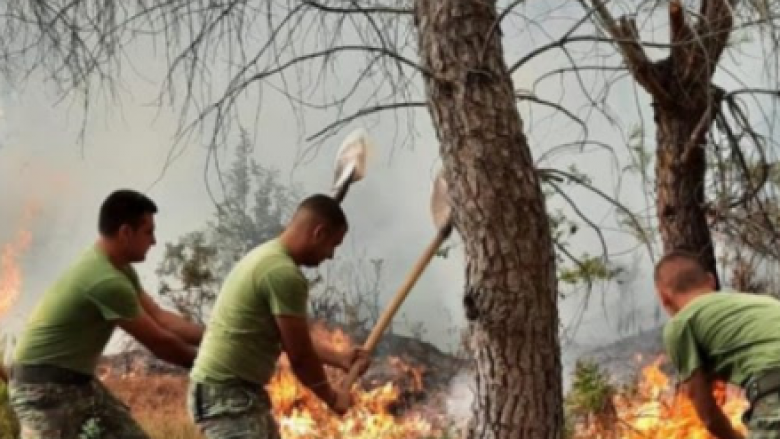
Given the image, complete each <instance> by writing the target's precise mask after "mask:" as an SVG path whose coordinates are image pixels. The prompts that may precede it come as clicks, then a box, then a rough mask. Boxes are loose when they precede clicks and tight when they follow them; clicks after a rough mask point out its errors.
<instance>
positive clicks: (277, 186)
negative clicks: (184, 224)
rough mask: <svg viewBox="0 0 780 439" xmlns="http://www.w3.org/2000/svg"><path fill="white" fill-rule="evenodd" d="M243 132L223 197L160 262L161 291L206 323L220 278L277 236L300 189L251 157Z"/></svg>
mask: <svg viewBox="0 0 780 439" xmlns="http://www.w3.org/2000/svg"><path fill="white" fill-rule="evenodd" d="M251 153H252V143H251V139H250V138H249V136H248V135H247V134H246V133H242V135H241V139H240V142H239V143H238V145H237V146H236V149H235V152H234V158H233V163H232V165H231V167H230V168H229V169H228V170H226V171H224V172H222V173H221V175H220V181H222V182H224V186H223V191H224V194H223V200H222V201H221V202H219V203H217V205H216V211H215V214H214V219H213V220H212V221H210V222H209V223H207V224H206V226H205V227H204V228H203V229H201V230H196V231H192V232H189V233H187V234H185V235H184V236H182V237H180V238H179V239H178V241H176V242H175V243H166V244H165V255H164V257H163V260H162V261H161V262H160V264H159V265H158V267H157V271H156V272H157V275H158V276H159V278H160V285H161V286H160V290H159V294H160V296H161V297H163V298H165V299H166V300H168V302H170V303H171V304H172V305H173V306H174V307H175V308H176V310H177V311H178V312H179V313H181V314H182V315H184V316H185V317H187V318H189V319H191V320H193V321H196V322H199V323H203V322H205V321H206V320H207V315H208V311H209V310H210V309H211V307H212V306H213V304H214V300H216V296H217V294H218V292H219V286H220V284H221V282H222V280H223V279H224V278H225V276H227V274H228V272H229V271H230V269H231V268H232V267H233V265H234V264H235V263H236V261H238V260H239V259H240V258H241V257H242V256H244V255H245V254H246V253H247V252H248V251H249V250H251V249H252V248H254V247H255V246H257V245H258V244H260V243H262V242H264V241H267V240H269V239H272V238H274V237H276V236H277V235H278V234H279V232H281V230H282V228H283V225H284V222H285V221H286V219H287V217H288V216H289V215H290V214H291V212H292V209H293V208H294V205H295V202H296V200H297V198H298V197H299V195H298V191H297V190H296V189H294V188H291V187H289V186H287V185H285V184H283V183H282V182H281V179H280V176H279V173H278V171H276V170H274V169H271V168H267V167H263V166H261V165H260V164H258V163H257V162H256V161H255V160H254V159H253V158H252V155H251Z"/></svg>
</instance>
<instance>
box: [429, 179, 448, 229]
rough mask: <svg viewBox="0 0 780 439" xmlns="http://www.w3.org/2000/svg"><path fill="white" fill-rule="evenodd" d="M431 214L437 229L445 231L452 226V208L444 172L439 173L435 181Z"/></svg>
mask: <svg viewBox="0 0 780 439" xmlns="http://www.w3.org/2000/svg"><path fill="white" fill-rule="evenodd" d="M431 213H432V214H433V223H434V224H436V228H438V229H443V228H445V227H447V226H448V225H449V224H450V215H451V214H452V207H451V206H450V196H449V193H448V192H447V181H446V180H444V172H443V171H439V174H438V175H437V176H436V180H434V181H433V194H432V196H431Z"/></svg>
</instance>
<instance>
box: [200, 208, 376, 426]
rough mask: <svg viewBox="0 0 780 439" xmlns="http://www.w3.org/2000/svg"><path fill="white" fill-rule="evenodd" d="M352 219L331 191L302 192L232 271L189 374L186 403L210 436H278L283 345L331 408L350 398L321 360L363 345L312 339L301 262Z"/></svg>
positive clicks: (346, 364) (320, 254)
mask: <svg viewBox="0 0 780 439" xmlns="http://www.w3.org/2000/svg"><path fill="white" fill-rule="evenodd" d="M346 232H347V219H346V217H345V215H344V212H343V211H342V210H341V207H340V206H339V204H338V202H337V201H335V200H334V199H332V198H331V197H328V196H326V195H314V196H311V197H309V198H307V199H306V200H304V201H303V202H302V203H301V205H300V206H299V207H298V209H297V210H296V212H295V214H294V215H293V218H292V220H291V221H290V223H289V224H288V225H287V227H286V228H285V230H284V232H283V233H282V234H281V236H279V237H278V238H277V239H274V240H271V241H269V242H267V243H265V244H263V245H260V246H259V247H257V248H255V249H254V250H252V251H251V252H250V253H248V254H247V255H246V256H245V257H244V258H243V259H241V261H239V262H238V264H236V266H235V267H234V268H233V269H232V270H231V272H230V273H229V274H228V277H227V279H225V282H224V284H223V285H222V288H221V290H220V293H219V296H218V298H217V302H216V304H215V305H214V310H213V311H212V315H211V318H210V320H209V325H208V330H207V331H206V334H205V336H204V339H203V344H202V345H201V348H200V350H199V352H198V357H197V359H196V361H195V366H194V367H193V369H192V372H191V374H190V378H191V382H190V391H189V396H188V409H189V411H190V414H191V415H192V417H193V419H194V420H195V422H196V423H197V424H198V426H199V428H200V429H201V431H202V432H203V433H204V434H205V435H206V437H208V438H210V439H217V438H227V437H230V438H246V439H272V438H278V437H279V431H278V429H277V426H276V423H275V422H274V419H273V418H272V416H271V405H270V401H269V399H268V395H267V394H266V393H265V390H264V388H263V387H264V386H265V385H266V384H268V381H269V379H270V378H271V375H272V374H273V372H274V369H275V367H276V362H277V359H278V358H279V355H280V353H281V352H282V351H284V352H285V353H286V354H287V357H288V359H289V360H290V364H291V366H292V370H293V372H294V373H295V375H296V376H297V377H298V379H299V380H300V381H301V382H302V383H303V384H304V385H305V386H306V387H308V388H309V389H311V390H312V391H313V392H314V393H315V394H316V395H317V396H318V397H319V398H320V399H322V401H324V402H325V403H326V404H327V405H328V406H329V407H330V408H331V409H332V410H334V411H335V412H337V413H339V414H342V413H344V412H346V410H347V409H348V408H349V406H350V405H351V399H350V396H349V393H348V392H341V391H336V390H334V388H333V387H332V386H331V385H330V384H329V383H328V379H327V377H326V376H325V372H324V370H323V364H327V365H330V366H334V367H338V368H341V369H343V370H345V371H346V370H348V369H349V368H350V367H351V366H352V364H353V363H355V362H359V364H360V365H361V370H363V371H364V370H365V368H366V367H367V361H368V360H367V358H366V357H367V356H366V353H365V352H364V351H361V350H351V351H345V352H338V351H334V350H332V349H330V348H328V347H327V345H326V344H322V343H318V341H317V340H316V339H314V340H312V338H311V336H310V333H309V325H308V322H307V300H308V290H309V286H308V283H307V281H306V278H305V277H304V276H303V274H302V273H301V271H300V269H299V266H310V267H311V266H317V265H319V264H320V263H321V262H323V261H325V260H326V259H330V258H332V257H333V253H334V251H335V249H336V247H338V246H339V245H340V244H341V241H342V240H343V239H344V235H345V234H346Z"/></svg>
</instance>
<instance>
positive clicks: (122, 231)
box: [116, 224, 133, 239]
mask: <svg viewBox="0 0 780 439" xmlns="http://www.w3.org/2000/svg"><path fill="white" fill-rule="evenodd" d="M132 231H133V228H132V227H130V224H122V225H121V226H119V229H118V230H117V231H116V236H117V237H118V238H120V239H126V238H129V237H130V234H131V232H132Z"/></svg>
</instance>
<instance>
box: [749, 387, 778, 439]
mask: <svg viewBox="0 0 780 439" xmlns="http://www.w3.org/2000/svg"><path fill="white" fill-rule="evenodd" d="M743 420H744V422H745V425H746V426H747V428H748V439H780V393H771V394H769V395H767V396H765V397H763V398H761V399H759V400H758V401H756V403H755V404H754V405H753V407H751V408H750V410H749V411H748V412H747V413H745V417H744V419H743Z"/></svg>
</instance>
